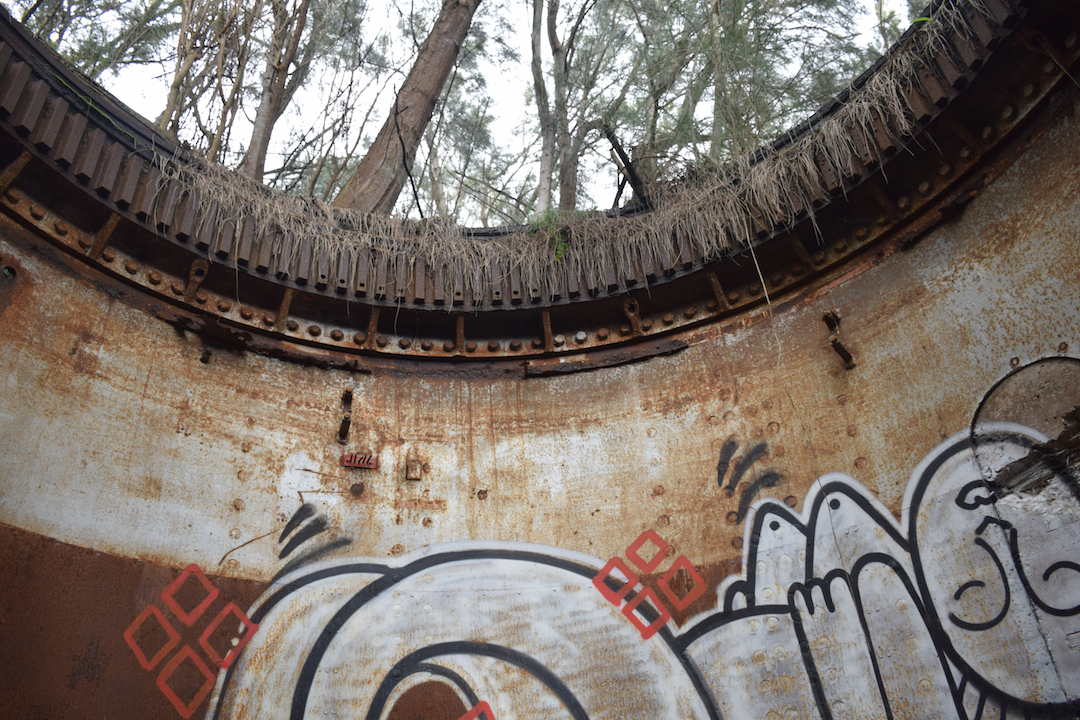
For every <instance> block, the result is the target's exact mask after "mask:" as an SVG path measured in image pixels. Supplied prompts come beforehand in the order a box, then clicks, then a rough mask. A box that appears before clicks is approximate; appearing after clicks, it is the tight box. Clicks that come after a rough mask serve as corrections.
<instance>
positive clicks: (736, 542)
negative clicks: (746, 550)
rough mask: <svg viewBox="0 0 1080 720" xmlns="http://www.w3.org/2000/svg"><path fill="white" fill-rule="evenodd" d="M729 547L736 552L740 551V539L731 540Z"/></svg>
mask: <svg viewBox="0 0 1080 720" xmlns="http://www.w3.org/2000/svg"><path fill="white" fill-rule="evenodd" d="M731 547H733V548H735V549H736V550H742V538H741V537H737V538H731Z"/></svg>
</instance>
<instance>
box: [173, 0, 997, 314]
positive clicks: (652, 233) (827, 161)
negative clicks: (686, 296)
mask: <svg viewBox="0 0 1080 720" xmlns="http://www.w3.org/2000/svg"><path fill="white" fill-rule="evenodd" d="M962 9H963V11H964V12H967V13H969V14H970V13H978V14H981V15H984V16H987V15H989V13H988V11H987V10H986V8H985V7H984V6H983V4H982V1H981V0H942V2H940V3H937V4H936V5H935V6H934V7H933V9H932V11H931V16H930V17H931V19H930V20H929V21H924V22H922V23H920V27H919V28H918V29H916V30H915V31H914V32H909V33H907V34H906V35H905V37H904V38H903V39H902V40H901V41H900V42H899V43H898V44H897V45H895V46H894V47H893V48H891V49H890V50H889V52H888V53H887V55H886V56H885V57H884V58H883V60H882V61H879V66H878V67H877V69H876V70H875V71H874V72H872V73H870V74H869V77H866V76H864V77H865V82H863V83H862V84H861V85H859V86H857V87H853V88H852V89H851V90H850V92H849V95H848V98H847V100H846V102H844V103H842V104H841V105H840V106H839V107H838V108H835V109H834V110H832V111H831V112H828V113H825V114H823V115H820V116H815V117H814V118H812V119H811V120H810V121H809V122H808V123H805V124H804V125H803V126H801V127H800V128H799V129H798V130H796V131H794V132H793V133H792V134H790V135H789V136H788V137H787V138H785V142H779V141H778V142H777V143H774V144H773V145H772V146H767V147H765V148H763V149H761V150H759V151H758V152H756V153H754V154H753V155H751V156H749V157H746V158H742V159H741V160H739V161H736V162H732V163H730V164H727V165H726V166H724V167H720V168H716V167H708V168H706V167H697V168H690V169H688V170H687V172H686V173H684V175H683V177H682V179H680V180H678V181H674V182H671V183H668V184H666V185H661V186H658V187H655V188H652V190H651V193H652V195H653V197H652V198H651V199H652V206H653V209H652V210H651V211H649V212H645V213H641V214H637V215H634V216H631V217H627V216H622V217H611V216H608V215H607V214H604V213H595V214H582V215H577V216H573V217H567V218H560V219H558V220H556V221H555V223H554V224H553V225H549V226H530V227H526V228H515V229H512V230H510V231H508V232H507V233H505V234H501V235H498V234H496V235H494V236H492V235H490V234H485V235H484V236H483V237H477V236H475V235H474V234H473V232H472V231H470V230H469V229H467V228H462V227H461V226H459V225H457V224H455V223H452V222H450V221H448V220H445V219H441V218H432V219H427V220H421V221H413V220H408V219H405V218H401V217H391V216H385V215H362V214H359V213H356V212H352V211H349V210H344V209H341V208H334V207H330V206H328V205H326V204H324V203H321V202H318V201H312V200H310V199H308V198H303V197H299V196H295V195H288V194H284V193H281V192H277V191H273V190H270V189H268V188H266V187H265V186H263V185H261V184H258V183H254V182H252V181H250V180H248V179H246V178H244V177H242V176H240V175H238V174H237V173H235V172H233V171H230V170H227V169H225V168H223V167H221V166H218V165H210V164H206V163H199V162H179V161H175V160H173V159H163V160H161V161H160V162H161V164H162V166H163V169H164V171H165V172H164V173H163V175H164V178H165V179H167V180H171V181H173V183H174V184H175V183H178V184H179V186H180V189H181V191H182V192H185V193H187V194H189V195H190V196H191V197H192V198H197V201H196V208H195V211H196V214H195V223H196V224H195V228H196V229H197V228H199V227H201V226H206V227H214V228H217V227H220V226H221V225H223V224H231V226H232V227H235V228H237V233H240V232H242V229H243V228H244V227H245V224H248V225H250V227H249V228H248V230H249V231H251V230H253V236H254V238H256V240H257V242H259V243H269V244H270V254H271V257H272V258H273V260H272V262H271V266H270V269H271V271H276V272H286V273H288V274H289V275H293V276H294V275H295V273H293V272H289V270H288V269H289V268H293V267H295V266H296V263H297V261H298V260H299V259H300V255H301V253H304V254H308V253H314V256H315V257H324V258H329V259H330V263H331V264H330V267H331V268H332V269H335V270H336V268H338V267H339V264H338V263H339V261H340V260H342V259H344V260H345V262H346V264H347V265H348V267H350V268H351V272H353V273H356V272H358V271H361V270H362V269H363V266H364V265H366V271H367V272H366V276H367V277H368V278H369V279H370V280H369V284H368V294H369V295H375V294H376V293H375V292H374V290H375V287H374V286H375V280H374V278H375V277H376V272H377V268H379V267H380V266H382V267H384V268H386V270H385V272H386V273H387V275H388V276H389V277H395V276H397V274H398V271H399V270H402V271H404V274H405V277H406V278H407V279H408V281H409V282H411V281H412V279H413V278H414V274H415V273H416V272H417V269H418V267H417V266H418V261H419V260H421V259H422V261H423V268H424V271H425V272H426V273H427V274H428V275H429V276H430V275H431V274H432V273H433V272H434V271H435V270H436V269H437V268H442V269H443V277H444V278H445V282H446V286H445V293H446V297H447V298H448V300H449V299H450V298H453V297H455V296H454V293H455V292H460V293H461V295H460V296H458V297H459V298H460V299H462V300H463V302H464V304H466V305H470V304H477V305H481V304H487V303H486V302H485V300H484V298H485V297H488V298H489V297H490V288H492V287H495V288H498V287H500V286H502V284H503V281H504V280H505V279H506V278H508V277H509V276H510V274H511V273H515V272H516V273H519V277H520V281H521V287H522V294H523V296H528V295H530V294H531V295H536V296H539V297H540V298H542V299H544V300H546V301H550V300H552V299H554V298H556V297H557V296H559V295H560V294H561V292H560V288H567V287H568V281H570V280H571V279H574V280H577V281H583V282H584V283H585V286H586V287H601V288H603V287H607V285H608V282H607V280H606V278H607V275H606V274H605V272H604V269H605V268H609V269H614V272H615V273H616V275H617V279H616V280H617V283H618V284H620V285H622V284H623V279H624V278H631V277H642V276H643V275H644V273H643V272H642V271H641V269H642V268H643V267H648V266H650V265H651V263H649V262H643V259H645V258H654V259H655V260H656V262H657V263H658V264H659V265H661V266H664V267H672V266H674V257H675V256H676V254H677V247H676V244H675V238H681V239H683V240H684V241H685V242H688V243H689V244H690V245H691V247H692V248H693V250H694V252H695V254H696V255H698V256H700V257H702V258H704V259H705V260H706V261H709V260H715V259H718V258H721V257H723V256H724V255H726V254H730V253H731V252H737V251H740V250H742V249H743V248H745V247H746V246H748V245H750V244H751V243H753V242H755V241H756V240H757V239H759V238H760V237H761V233H762V232H763V231H770V230H772V229H774V228H783V227H785V226H788V225H790V224H792V223H793V222H795V221H796V220H797V219H799V218H801V217H805V216H809V217H810V219H811V220H813V209H814V207H815V205H820V204H821V203H824V202H826V201H827V200H828V199H829V197H830V192H829V186H828V184H827V183H826V180H825V178H824V177H823V172H822V169H821V166H820V165H827V166H829V167H830V168H831V172H832V174H834V175H835V177H837V178H840V179H841V181H843V179H844V178H851V177H854V176H856V175H858V172H859V171H858V168H860V165H861V163H860V160H859V157H860V155H863V156H865V153H866V152H867V147H866V145H865V144H864V145H863V147H862V148H860V147H857V142H860V141H859V138H860V136H861V137H863V138H874V137H875V127H882V128H885V129H886V131H887V132H888V133H889V134H890V135H891V136H892V138H893V140H894V141H895V142H896V143H897V144H898V145H899V144H901V141H902V140H903V139H904V138H906V137H909V136H910V135H911V134H912V132H913V130H914V129H915V125H916V123H915V120H914V117H915V115H914V113H913V111H912V107H911V105H910V102H909V100H908V97H909V95H910V93H911V90H912V89H915V90H916V91H917V89H918V88H919V87H920V83H919V80H918V76H917V73H918V71H919V70H920V69H922V68H924V67H929V66H930V65H931V60H932V58H933V57H934V56H935V55H937V54H939V53H941V52H949V46H950V42H949V38H950V37H953V36H955V35H957V34H960V35H968V36H971V35H972V34H973V33H972V32H971V29H970V26H969V24H968V20H967V19H966V18H965V16H964V12H962ZM869 148H870V152H874V153H877V152H878V150H877V144H876V143H874V142H870V143H869ZM860 150H861V152H860ZM877 159H878V160H879V161H880V160H882V159H883V158H880V157H879V158H877ZM162 186H164V182H163V183H162ZM561 241H563V242H561ZM556 245H559V247H560V251H559V252H556V249H555V246H556ZM452 278H460V280H458V281H455V280H452ZM601 279H603V280H601ZM334 282H336V281H334ZM572 284H573V283H571V285H572ZM562 292H565V291H562ZM564 299H565V298H564ZM387 300H388V301H391V302H392V301H393V298H388V299H387ZM447 304H448V305H449V304H450V303H449V302H448V303H447Z"/></svg>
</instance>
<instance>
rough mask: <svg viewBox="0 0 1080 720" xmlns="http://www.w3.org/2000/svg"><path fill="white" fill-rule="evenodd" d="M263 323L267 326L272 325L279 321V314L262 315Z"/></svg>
mask: <svg viewBox="0 0 1080 720" xmlns="http://www.w3.org/2000/svg"><path fill="white" fill-rule="evenodd" d="M262 321H263V325H265V326H266V327H272V326H273V324H274V323H276V322H277V315H274V314H273V313H266V314H264V315H263V316H262Z"/></svg>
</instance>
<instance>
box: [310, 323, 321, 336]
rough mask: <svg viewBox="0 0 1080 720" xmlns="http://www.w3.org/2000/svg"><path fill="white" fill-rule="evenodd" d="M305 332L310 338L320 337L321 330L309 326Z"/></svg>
mask: <svg viewBox="0 0 1080 720" xmlns="http://www.w3.org/2000/svg"><path fill="white" fill-rule="evenodd" d="M307 331H308V334H309V335H311V336H312V337H319V336H320V335H322V328H321V327H319V326H318V325H309V326H308V329H307Z"/></svg>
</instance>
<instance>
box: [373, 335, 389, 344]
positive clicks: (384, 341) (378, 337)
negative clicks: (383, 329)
mask: <svg viewBox="0 0 1080 720" xmlns="http://www.w3.org/2000/svg"><path fill="white" fill-rule="evenodd" d="M375 344H376V345H378V346H379V347H386V346H387V345H389V344H390V338H388V337H386V336H385V335H376V336H375Z"/></svg>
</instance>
